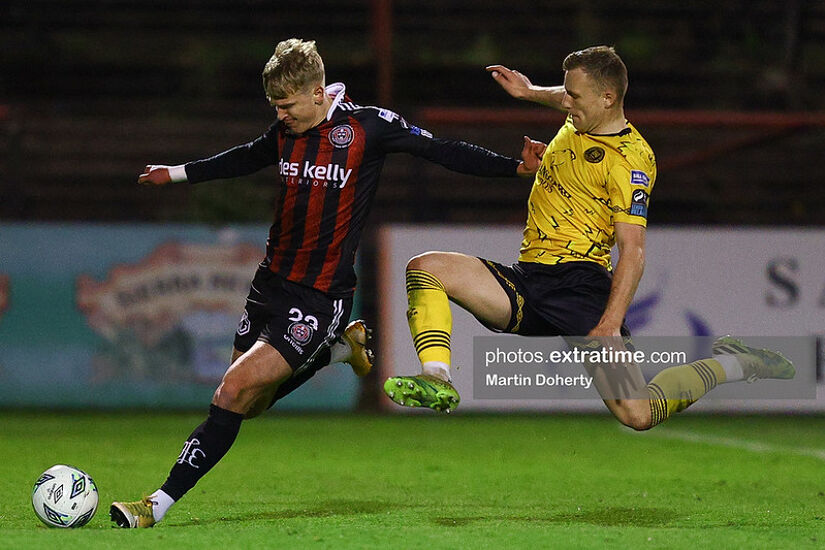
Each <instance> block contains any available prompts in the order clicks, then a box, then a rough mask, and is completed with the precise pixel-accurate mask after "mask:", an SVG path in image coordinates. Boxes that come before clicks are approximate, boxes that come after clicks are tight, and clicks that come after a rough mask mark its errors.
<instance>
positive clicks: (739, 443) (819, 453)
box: [631, 430, 825, 460]
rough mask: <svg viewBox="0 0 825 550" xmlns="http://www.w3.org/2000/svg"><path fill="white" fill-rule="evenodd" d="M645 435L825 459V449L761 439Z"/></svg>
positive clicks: (673, 433)
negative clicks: (761, 440)
mask: <svg viewBox="0 0 825 550" xmlns="http://www.w3.org/2000/svg"><path fill="white" fill-rule="evenodd" d="M631 433H636V432H631ZM644 435H645V436H646V437H660V438H664V439H675V440H679V441H688V442H691V443H705V444H707V445H718V446H720V447H732V448H734V449H744V450H746V451H751V452H754V453H783V454H794V455H799V456H809V457H812V458H816V459H818V460H825V449H814V448H810V447H786V446H782V445H771V444H769V443H762V442H759V441H748V440H747V439H738V438H735V437H722V436H717V435H705V434H697V433H693V432H682V431H677V430H661V431H653V432H647V433H645V434H644Z"/></svg>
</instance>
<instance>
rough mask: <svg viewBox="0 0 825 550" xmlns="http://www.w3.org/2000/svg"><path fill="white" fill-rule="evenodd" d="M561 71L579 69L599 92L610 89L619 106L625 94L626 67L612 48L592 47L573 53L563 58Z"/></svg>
mask: <svg viewBox="0 0 825 550" xmlns="http://www.w3.org/2000/svg"><path fill="white" fill-rule="evenodd" d="M561 67H562V69H564V70H565V71H571V70H573V69H581V70H583V71H584V72H586V73H587V74H588V75H590V77H591V78H592V79H593V80H594V82H595V83H596V85H597V86H598V87H599V89H600V90H602V91H603V90H605V89H608V88H609V89H611V90H613V91H614V92H616V99H617V101H618V103H619V104H621V102H622V100H623V99H624V95H625V93H626V92H627V67H626V66H625V64H624V61H622V58H621V57H619V54H617V53H616V50H615V49H613V47H612V46H592V47H590V48H585V49H583V50H579V51H577V52H573V53H571V54H570V55H568V56H567V57H565V58H564V62H563V63H562V64H561Z"/></svg>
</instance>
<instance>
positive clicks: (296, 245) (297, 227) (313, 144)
mask: <svg viewBox="0 0 825 550" xmlns="http://www.w3.org/2000/svg"><path fill="white" fill-rule="evenodd" d="M320 144H321V135H320V133H318V132H316V133H315V134H314V135H311V136H307V144H306V149H304V158H302V159H300V160H299V166H300V167H301V168H299V170H302V169H303V167H304V166H305V165H306V164H307V163H309V164H310V165H315V162H316V158H317V156H318V149H319V147H320ZM288 158H289V161H290V162H295V161H296V160H297V159H292V158H291V157H288ZM299 178H300V179H299V180H298V182H299V183H298V197H297V198H296V199H295V206H294V208H293V213H292V240H291V241H290V242H289V243H287V245H286V249H287V250H286V254H284V258H283V260H282V261H281V265H280V266H279V269H278V271H279V272H280V273H281V274H282V275H283V276H284V277H287V276H289V273H290V271H292V265H293V264H294V263H295V253H296V252H297V251H298V250H299V249H300V248H301V245H303V244H304V232H305V231H306V218H307V210H308V209H309V197H310V194H311V193H312V180H311V179H310V180H309V181H304V180H303V173H300V174H299Z"/></svg>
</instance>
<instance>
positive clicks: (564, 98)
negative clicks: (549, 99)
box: [561, 94, 572, 111]
mask: <svg viewBox="0 0 825 550" xmlns="http://www.w3.org/2000/svg"><path fill="white" fill-rule="evenodd" d="M571 105H572V102H571V101H570V96H569V95H567V94H564V96H562V98H561V106H562V107H564V108H565V109H567V110H568V111H569V110H570V107H571Z"/></svg>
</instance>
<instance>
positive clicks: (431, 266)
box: [407, 252, 447, 277]
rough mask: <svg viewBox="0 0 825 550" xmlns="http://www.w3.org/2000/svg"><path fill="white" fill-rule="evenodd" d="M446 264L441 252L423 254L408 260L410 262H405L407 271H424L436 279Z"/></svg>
mask: <svg viewBox="0 0 825 550" xmlns="http://www.w3.org/2000/svg"><path fill="white" fill-rule="evenodd" d="M446 264H447V262H446V260H445V258H444V254H443V253H442V252H425V253H423V254H419V255H418V256H414V257H413V258H410V261H409V262H407V271H412V270H417V271H426V272H427V273H431V274H433V275H435V276H436V277H438V276H439V274H441V272H442V271H443V268H444V266H445V265H446Z"/></svg>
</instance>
